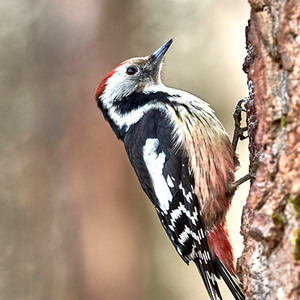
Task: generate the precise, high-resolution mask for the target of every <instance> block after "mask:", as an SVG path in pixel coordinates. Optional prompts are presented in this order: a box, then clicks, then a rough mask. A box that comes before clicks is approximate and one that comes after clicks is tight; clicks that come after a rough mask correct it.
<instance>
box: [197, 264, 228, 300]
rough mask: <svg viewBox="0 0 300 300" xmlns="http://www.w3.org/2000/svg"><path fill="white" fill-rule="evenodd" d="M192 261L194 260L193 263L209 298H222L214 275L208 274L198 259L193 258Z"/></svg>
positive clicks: (218, 299) (214, 299) (216, 299)
mask: <svg viewBox="0 0 300 300" xmlns="http://www.w3.org/2000/svg"><path fill="white" fill-rule="evenodd" d="M194 262H195V264H196V266H197V268H198V271H199V273H200V275H201V277H202V279H203V282H204V285H205V287H206V290H207V292H208V295H209V297H210V299H212V300H223V298H222V296H221V292H220V290H219V286H218V283H217V281H216V278H215V276H214V275H213V274H209V272H208V271H207V270H205V268H204V267H203V265H202V263H201V262H200V261H198V260H195V261H194Z"/></svg>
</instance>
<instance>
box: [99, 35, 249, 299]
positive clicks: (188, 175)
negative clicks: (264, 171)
mask: <svg viewBox="0 0 300 300" xmlns="http://www.w3.org/2000/svg"><path fill="white" fill-rule="evenodd" d="M172 42H173V40H172V39H171V40H169V41H168V42H166V43H165V44H164V45H163V46H161V47H160V48H159V49H158V50H157V51H155V52H154V53H153V54H151V55H149V56H145V57H137V58H131V59H128V60H126V61H124V62H122V63H121V64H119V65H118V66H117V67H115V68H114V69H112V70H111V71H110V72H109V73H108V74H107V75H106V76H105V77H104V79H103V80H102V82H101V83H100V85H99V87H98V89H97V92H96V96H95V97H96V102H97V104H98V107H99V108H100V110H101V111H102V113H103V116H104V118H105V120H106V121H108V122H109V124H110V126H111V128H112V129H113V131H114V133H115V134H116V136H117V138H118V139H120V140H121V141H122V142H123V143H124V146H125V149H126V152H127V155H128V157H129V160H130V162H131V164H132V166H133V168H134V170H135V173H136V175H137V178H138V180H139V182H140V184H141V186H142V188H143V190H144V192H145V193H146V194H147V196H148V198H149V199H150V200H151V202H152V204H153V205H154V207H155V210H156V212H157V214H158V217H159V219H160V222H161V224H162V226H163V228H164V229H165V231H166V233H167V235H168V237H169V238H170V240H171V242H172V244H173V245H174V247H175V249H176V251H177V252H178V254H179V255H180V257H181V258H182V259H183V261H184V262H185V263H187V264H189V262H190V261H193V262H194V263H195V264H196V266H197V267H198V270H199V272H200V274H201V276H202V279H203V282H204V285H205V287H206V289H207V292H208V294H209V296H210V298H211V299H213V300H215V299H222V296H221V293H220V290H219V287H218V283H217V279H221V277H222V278H223V280H224V281H225V283H226V284H227V286H228V288H229V289H230V291H231V292H232V294H233V296H234V297H235V299H245V296H244V293H243V289H242V286H241V283H240V282H239V280H238V278H237V276H236V274H235V265H234V258H233V250H232V246H231V243H230V240H229V236H228V231H227V226H226V219H225V217H226V213H227V211H228V209H229V206H230V204H231V199H232V196H233V193H234V190H235V186H234V172H235V164H236V163H235V161H237V160H236V157H235V153H234V150H233V148H232V145H231V142H230V140H229V137H228V134H227V133H226V131H225V129H224V127H223V126H222V124H221V123H220V121H219V120H218V119H217V117H216V115H215V113H214V111H213V110H212V108H211V107H210V106H209V104H208V103H206V102H205V101H203V100H201V99H199V98H197V97H196V96H194V95H191V94H189V93H187V92H184V91H181V90H178V89H174V88H169V87H166V86H165V85H164V84H163V83H162V81H161V69H162V65H163V60H164V56H165V53H166V52H167V50H168V49H169V47H170V45H171V44H172Z"/></svg>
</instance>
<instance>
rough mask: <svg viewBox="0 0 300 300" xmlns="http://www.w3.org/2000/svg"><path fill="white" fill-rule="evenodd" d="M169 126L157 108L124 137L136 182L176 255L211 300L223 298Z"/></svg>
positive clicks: (185, 160) (185, 168)
mask: <svg viewBox="0 0 300 300" xmlns="http://www.w3.org/2000/svg"><path fill="white" fill-rule="evenodd" d="M172 135H173V131H172V126H171V125H170V124H169V122H168V120H167V119H166V117H165V116H164V114H163V113H162V112H160V111H158V110H153V111H150V112H149V113H147V114H146V115H145V116H144V117H143V118H142V119H141V120H140V121H139V122H138V123H137V124H135V125H133V126H132V127H131V128H130V129H129V131H128V132H127V134H126V135H125V138H124V144H125V148H126V151H127V154H128V156H129V159H130V162H131V164H132V166H133V168H134V170H135V172H136V174H137V177H138V179H139V181H140V183H141V186H142V188H143V190H144V191H145V193H146V194H147V195H148V197H149V199H150V200H151V201H152V203H153V204H154V206H155V208H156V211H157V213H158V216H159V219H160V221H161V223H162V225H163V227H164V229H165V230H166V232H167V234H168V236H169V238H170V240H171V241H172V243H173V245H174V247H175V248H176V250H177V252H178V253H179V255H180V256H181V258H182V259H183V260H184V261H185V262H186V263H189V261H191V260H192V261H194V262H195V263H196V265H197V267H198V269H199V272H200V274H201V276H202V278H203V281H204V284H205V286H206V289H207V291H208V293H209V295H210V297H211V299H217V296H218V297H219V298H220V299H222V297H221V294H220V291H219V288H218V285H217V282H216V279H215V275H214V274H215V272H214V266H213V262H212V260H211V257H210V253H209V248H208V244H207V240H206V232H205V225H204V222H203V219H202V216H201V211H200V208H199V203H198V199H197V197H196V195H195V193H194V178H193V175H192V174H191V171H190V169H189V164H188V157H187V156H186V155H185V154H184V151H183V150H182V149H176V150H175V149H174V148H175V147H174V143H173V140H172Z"/></svg>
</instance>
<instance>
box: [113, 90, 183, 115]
mask: <svg viewBox="0 0 300 300" xmlns="http://www.w3.org/2000/svg"><path fill="white" fill-rule="evenodd" d="M175 97H176V98H177V97H180V96H179V95H170V94H168V93H166V92H153V93H132V94H131V95H129V96H127V97H124V98H122V99H121V100H120V101H118V102H117V103H116V104H115V106H116V111H117V112H118V113H120V114H121V115H124V114H126V113H128V112H130V111H132V110H135V109H137V108H139V107H142V106H144V105H146V104H148V103H150V102H151V103H158V102H159V103H165V104H170V105H172V106H173V105H174V104H173V103H172V102H171V100H170V99H171V98H175Z"/></svg>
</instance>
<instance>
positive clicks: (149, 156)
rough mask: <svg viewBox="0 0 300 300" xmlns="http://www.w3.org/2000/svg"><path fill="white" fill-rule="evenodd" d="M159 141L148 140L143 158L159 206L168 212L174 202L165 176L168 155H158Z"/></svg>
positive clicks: (161, 153) (144, 147)
mask: <svg viewBox="0 0 300 300" xmlns="http://www.w3.org/2000/svg"><path fill="white" fill-rule="evenodd" d="M158 145H159V140H158V139H155V138H153V139H147V140H146V143H145V145H144V146H143V157H144V161H145V164H146V167H147V169H148V171H149V174H150V177H151V180H152V183H153V188H154V191H155V194H156V197H157V199H158V201H159V206H160V208H161V209H162V210H168V209H169V206H170V203H169V201H171V200H172V194H171V192H170V189H169V187H168V184H167V182H166V179H165V178H164V176H163V168H164V164H165V161H166V155H165V153H163V152H160V153H157V148H158Z"/></svg>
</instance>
